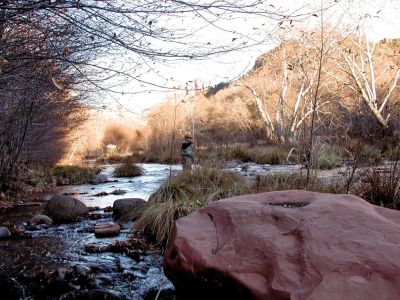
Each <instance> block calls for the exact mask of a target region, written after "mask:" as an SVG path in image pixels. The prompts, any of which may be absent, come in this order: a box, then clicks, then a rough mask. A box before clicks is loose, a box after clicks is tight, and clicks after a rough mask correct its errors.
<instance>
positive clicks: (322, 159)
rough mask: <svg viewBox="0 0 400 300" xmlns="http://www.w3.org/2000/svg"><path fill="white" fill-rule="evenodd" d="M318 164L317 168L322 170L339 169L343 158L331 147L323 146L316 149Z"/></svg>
mask: <svg viewBox="0 0 400 300" xmlns="http://www.w3.org/2000/svg"><path fill="white" fill-rule="evenodd" d="M315 150H316V162H315V168H316V169H320V170H331V169H333V168H336V167H339V166H340V162H341V157H340V154H339V151H338V150H337V149H336V148H335V147H333V146H331V145H326V144H322V145H320V146H319V147H316V149H315Z"/></svg>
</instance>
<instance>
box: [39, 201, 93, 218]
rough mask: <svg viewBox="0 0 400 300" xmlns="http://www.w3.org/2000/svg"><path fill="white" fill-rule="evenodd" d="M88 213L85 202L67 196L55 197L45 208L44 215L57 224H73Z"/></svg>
mask: <svg viewBox="0 0 400 300" xmlns="http://www.w3.org/2000/svg"><path fill="white" fill-rule="evenodd" d="M88 212H89V209H88V208H87V207H86V205H85V204H83V202H81V201H79V200H78V199H75V198H72V197H69V196H65V195H56V196H53V197H52V198H51V200H50V201H49V202H47V204H46V206H45V208H44V213H45V214H46V215H48V216H49V217H51V218H52V219H53V221H54V222H56V223H64V222H72V221H74V220H76V219H77V218H78V217H80V216H83V215H85V214H87V213H88Z"/></svg>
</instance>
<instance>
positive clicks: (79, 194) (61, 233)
mask: <svg viewBox="0 0 400 300" xmlns="http://www.w3.org/2000/svg"><path fill="white" fill-rule="evenodd" d="M115 167H116V166H115V165H105V166H102V172H101V174H105V175H107V177H108V180H109V182H107V183H102V184H96V185H91V184H84V185H79V186H66V187H63V189H62V191H61V192H63V193H67V194H70V195H72V196H73V197H75V198H77V199H79V200H81V201H83V202H84V203H85V204H86V205H87V206H88V207H90V208H92V209H91V212H90V213H89V217H88V218H85V219H84V220H82V221H80V222H75V223H69V224H57V225H53V226H47V225H37V226H32V227H30V226H28V225H27V224H26V221H27V220H28V219H27V218H25V220H24V221H23V223H22V224H16V225H20V226H21V227H24V228H25V230H26V232H27V233H28V234H31V235H32V237H33V238H32V239H27V240H9V241H1V242H0V256H2V258H3V259H4V261H7V260H10V262H9V264H8V265H7V264H4V265H3V264H0V267H2V268H3V270H2V273H3V272H4V273H7V274H10V275H11V276H13V277H12V278H11V280H14V281H15V282H18V285H17V286H18V287H20V288H21V291H20V293H19V294H20V295H22V296H20V297H18V298H15V299H58V298H59V296H60V295H59V294H58V295H57V291H50V289H52V288H53V287H51V288H50V287H49V291H48V293H46V292H45V293H44V294H43V292H41V294H40V293H39V294H37V295H35V294H33V293H32V291H31V290H29V289H28V288H27V285H29V280H32V279H31V278H30V279H29V276H31V275H29V274H30V273H33V271H35V272H37V271H46V272H52V273H56V274H57V273H58V274H61V273H65V272H67V273H68V272H70V270H75V271H74V272H75V273H76V270H78V273H76V274H78V275H77V276H80V275H79V274H80V272H86V271H88V275H86V274H85V276H86V278H85V279H84V280H81V281H80V282H77V283H76V284H71V283H69V284H70V285H71V286H70V287H71V289H69V288H68V291H70V290H76V292H79V291H80V290H82V289H85V288H88V289H97V290H103V291H107V292H111V293H113V294H115V295H117V296H118V297H121V298H116V299H154V298H155V297H156V295H157V294H159V298H158V299H174V297H175V296H174V287H173V285H172V284H171V283H170V282H169V280H168V279H167V278H166V277H165V276H164V274H163V271H162V253H161V251H160V250H159V249H153V250H151V249H150V250H143V251H141V252H139V254H138V255H137V256H135V257H134V258H132V257H128V256H127V255H126V254H124V253H115V252H100V253H91V252H88V251H86V250H85V248H86V247H87V246H88V245H89V246H90V245H96V246H98V247H102V246H106V245H110V244H112V243H114V244H115V243H118V242H125V241H127V240H128V238H129V236H130V233H131V228H132V223H127V224H122V226H121V232H120V234H119V236H117V237H112V238H97V237H95V236H94V233H93V227H94V225H95V224H96V223H97V222H99V221H100V222H112V221H113V220H112V212H110V211H109V210H107V209H106V210H104V208H106V207H109V206H112V205H113V202H114V201H115V200H116V199H121V198H142V199H145V200H147V199H148V198H149V196H150V194H151V193H152V192H153V191H155V190H156V189H157V188H158V187H159V186H160V185H161V183H162V182H163V181H164V180H165V179H166V178H167V177H168V176H169V175H170V172H172V173H174V172H176V171H177V170H179V169H180V167H179V166H171V167H170V166H167V165H161V164H142V165H141V167H142V168H143V169H144V171H145V174H144V175H143V176H139V177H134V178H124V177H122V178H115V177H114V176H113V172H114V170H115ZM115 190H117V191H118V192H117V194H118V195H114V194H112V192H113V191H115ZM98 193H104V195H105V193H107V195H105V196H95V195H96V194H98ZM50 197H51V194H48V195H45V196H44V199H46V198H47V199H49V198H50ZM39 212H40V211H39ZM35 213H36V211H35ZM27 217H29V215H28V216H27ZM42 244H43V245H42ZM19 249H21V252H20V254H19V255H18V256H17V257H15V251H19ZM13 252H14V253H13ZM38 252H40V253H38ZM12 260H14V261H15V262H11V261H12ZM4 261H3V263H4ZM13 265H14V267H13ZM19 269H21V270H19ZM82 270H86V271H82ZM4 273H3V275H4ZM21 274H23V275H26V276H25V277H26V279H23V278H24V277H23V276H22V277H21ZM0 275H1V274H0ZM60 276H61V275H60ZM63 276H64V275H63ZM0 277H1V276H0ZM21 278H22V279H21ZM7 280H8V279H7ZM14 281H13V282H14ZM23 282H25V283H23ZM24 284H25V285H24ZM0 286H2V283H1V282H0ZM3 286H4V284H3ZM6 286H7V285H6ZM13 288H14V286H13ZM70 293H71V292H70ZM64 296H65V295H64ZM68 297H70V298H68ZM68 297H66V298H65V299H75V298H77V299H78V298H79V297H78V296H76V297H75V296H68ZM71 297H72V298H71ZM80 297H82V296H80ZM87 297H89V296H88V295H86V296H85V295H84V296H83V298H87ZM89 298H90V297H89ZM100 298H101V299H103V298H106V299H109V298H107V297H106V296H103V295H101V296H100ZM61 299H64V298H62V297H61ZM79 299H81V298H79ZM90 299H92V298H90ZM93 299H98V298H93ZM110 299H114V298H110Z"/></svg>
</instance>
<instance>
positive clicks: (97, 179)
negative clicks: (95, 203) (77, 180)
mask: <svg viewBox="0 0 400 300" xmlns="http://www.w3.org/2000/svg"><path fill="white" fill-rule="evenodd" d="M106 182H108V178H107V176H106V175H104V174H98V175H96V176H95V177H94V178H93V179H92V183H106Z"/></svg>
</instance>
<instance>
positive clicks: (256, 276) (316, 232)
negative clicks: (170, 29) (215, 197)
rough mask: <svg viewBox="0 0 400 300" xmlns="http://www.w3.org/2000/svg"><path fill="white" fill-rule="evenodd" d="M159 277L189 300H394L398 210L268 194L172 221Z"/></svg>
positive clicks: (399, 271) (399, 294)
mask: <svg viewBox="0 0 400 300" xmlns="http://www.w3.org/2000/svg"><path fill="white" fill-rule="evenodd" d="M164 271H165V273H166V275H167V276H168V277H169V278H170V279H171V281H172V282H173V283H174V284H175V286H176V287H177V290H178V292H179V293H181V294H183V295H184V296H185V297H186V298H188V299H217V298H218V299H313V300H314V299H315V300H316V299H329V300H331V299H338V300H339V299H340V300H342V299H351V300H357V299H360V300H365V299H393V300H394V299H400V212H399V211H394V210H389V209H385V208H381V207H377V206H373V205H371V204H369V203H367V202H366V201H364V200H363V199H361V198H358V197H355V196H350V195H331V194H321V193H311V192H306V191H283V192H270V193H262V194H256V195H246V196H240V197H233V198H230V199H224V200H220V201H217V202H215V203H212V204H210V205H208V206H206V207H205V208H202V209H200V210H198V211H197V212H195V213H193V214H191V215H189V216H187V217H185V218H182V219H180V220H178V221H177V222H176V224H175V227H174V229H173V233H172V237H171V239H170V242H169V244H168V246H167V250H166V252H165V259H164Z"/></svg>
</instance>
